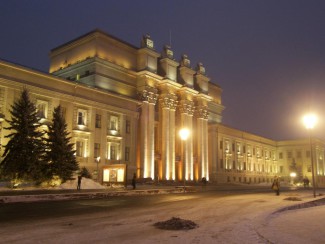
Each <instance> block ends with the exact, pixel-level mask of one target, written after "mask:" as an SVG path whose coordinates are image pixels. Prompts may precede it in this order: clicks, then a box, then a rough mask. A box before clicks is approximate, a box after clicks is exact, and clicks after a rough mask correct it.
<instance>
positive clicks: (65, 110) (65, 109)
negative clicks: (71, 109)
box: [61, 106, 67, 119]
mask: <svg viewBox="0 0 325 244" xmlns="http://www.w3.org/2000/svg"><path fill="white" fill-rule="evenodd" d="M66 114H67V108H65V107H62V106H61V115H62V118H64V119H66V117H65V116H66Z"/></svg>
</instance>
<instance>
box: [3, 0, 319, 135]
mask: <svg viewBox="0 0 325 244" xmlns="http://www.w3.org/2000/svg"><path fill="white" fill-rule="evenodd" d="M0 27H1V32H0V33H1V34H0V44H1V45H0V58H1V59H5V60H8V61H11V62H15V63H18V64H22V65H25V66H28V67H31V68H36V69H39V70H42V71H47V70H48V67H49V58H48V54H49V51H50V50H51V49H52V48H54V47H56V46H58V45H61V44H63V43H65V42H67V41H69V40H71V39H73V38H76V37H79V36H81V35H83V34H85V33H87V32H89V31H91V30H93V29H95V28H99V29H102V30H103V31H105V32H107V33H109V34H111V35H114V36H116V37H118V38H120V39H123V40H125V41H126V42H129V43H131V44H133V45H135V46H139V44H140V40H141V37H142V35H143V34H147V33H148V34H150V35H151V37H152V38H153V40H154V41H155V46H156V50H157V51H159V52H160V51H161V50H162V47H163V45H164V44H169V42H170V33H171V37H172V38H171V40H172V41H171V43H172V49H173V50H174V54H175V57H176V59H178V60H179V59H180V56H181V54H183V53H186V54H187V55H188V56H189V58H190V59H191V64H192V67H193V68H194V67H195V66H196V63H198V62H202V63H203V64H204V65H205V67H206V72H207V75H208V76H209V77H210V78H211V80H212V82H215V83H217V84H219V85H220V86H221V87H222V88H223V103H224V105H225V106H226V109H225V112H224V120H223V122H224V123H225V124H227V125H229V126H232V127H235V128H238V129H241V130H244V131H248V132H252V133H255V134H258V135H262V136H265V137H269V138H271V139H296V138H302V137H306V136H307V132H306V131H305V129H304V127H303V125H302V124H301V121H300V120H301V117H302V115H303V114H304V113H305V112H306V111H308V109H309V107H310V108H311V109H312V110H313V111H315V112H316V113H318V115H319V116H320V122H319V124H318V126H317V128H316V129H315V135H316V136H317V137H320V138H323V139H325V123H324V122H323V118H325V111H324V107H325V106H324V105H325V94H324V92H325V28H324V27H325V1H323V0H309V1H307V0H304V1H302V0H273V1H271V0H269V1H266V0H265V1H263V0H245V1H244V0H237V1H236V0H233V1H232V0H206V1H205V0H202V1H197V0H195V1H194V0H186V1H185V0H183V1H180V0H164V1H158V0H157V1H155V0H138V1H137V0H129V1H124V0H119V1H116V0H111V1H109V0H102V1H99V0H95V1H86V0H74V1H72V0H56V1H50V0H43V1H36V0H21V1H18V0H6V1H5V0H3V1H1V3H0Z"/></svg>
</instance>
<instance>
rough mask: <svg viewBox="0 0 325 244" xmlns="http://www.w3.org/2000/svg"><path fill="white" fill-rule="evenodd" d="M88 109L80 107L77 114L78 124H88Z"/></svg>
mask: <svg viewBox="0 0 325 244" xmlns="http://www.w3.org/2000/svg"><path fill="white" fill-rule="evenodd" d="M86 114H87V113H86V110H82V109H78V114H77V116H78V117H77V124H78V125H86Z"/></svg>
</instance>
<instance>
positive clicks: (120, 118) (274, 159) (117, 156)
mask: <svg viewBox="0 0 325 244" xmlns="http://www.w3.org/2000/svg"><path fill="white" fill-rule="evenodd" d="M50 61H51V62H50V74H45V73H42V72H38V71H35V70H32V69H29V68H25V67H22V66H19V65H15V64H12V63H8V62H5V61H0V113H1V114H3V115H4V117H6V118H8V117H9V116H10V113H9V109H10V105H11V104H13V101H14V100H15V99H17V97H18V96H19V94H20V91H21V89H22V88H23V87H27V88H28V89H29V91H30V93H31V96H32V99H33V100H34V101H35V104H36V105H37V108H38V111H39V114H41V115H42V116H41V117H42V122H44V123H46V122H47V121H50V120H51V118H52V111H53V109H54V107H56V106H57V105H59V104H60V105H61V106H62V107H63V109H64V111H65V118H66V121H67V124H68V130H69V131H70V132H71V136H72V140H73V142H74V143H75V149H76V157H77V159H78V161H79V163H80V166H82V167H86V168H88V169H89V170H90V171H91V172H92V173H93V174H94V176H95V177H97V172H99V174H98V179H99V180H100V181H101V182H104V183H105V182H109V181H111V179H115V180H116V179H123V177H127V178H128V179H130V178H131V177H132V175H133V173H136V174H137V177H139V178H152V179H154V180H158V179H159V180H175V181H182V180H183V179H184V177H185V179H186V180H187V181H199V180H200V179H201V178H202V177H206V179H207V180H210V181H215V182H246V183H249V182H252V183H253V182H265V181H269V180H270V179H271V178H272V177H273V176H274V175H281V176H283V177H284V178H285V177H287V175H288V173H289V166H288V162H289V161H290V160H289V159H290V158H285V159H283V158H279V152H283V153H285V152H287V151H288V150H292V151H294V150H298V149H296V148H301V147H302V148H301V149H300V150H301V151H304V150H305V149H303V148H304V147H307V145H308V143H307V144H304V142H300V141H293V144H292V145H293V147H292V149H290V148H289V147H288V144H286V142H276V141H272V140H269V139H266V138H263V137H259V136H256V135H252V134H249V133H245V132H242V131H239V130H235V129H232V128H229V127H226V126H224V125H222V124H221V122H222V112H223V110H224V107H223V105H222V102H221V93H222V90H221V88H220V87H219V86H218V85H216V84H215V83H213V82H211V81H210V78H209V77H207V76H206V72H205V68H204V66H203V65H202V64H201V63H198V64H197V65H196V68H195V69H192V68H191V63H190V59H189V58H188V57H187V55H183V56H182V57H181V59H180V60H179V61H176V60H175V59H174V55H173V51H172V49H171V48H170V47H169V46H165V47H164V48H163V50H162V52H161V53H158V52H157V51H156V49H155V46H154V41H153V40H152V39H151V38H150V36H148V35H146V36H143V38H142V40H141V46H140V48H138V47H135V46H133V45H130V44H128V43H126V42H124V41H122V40H119V39H117V38H115V37H113V36H110V35H108V34H106V33H104V32H102V31H100V30H95V31H92V32H90V33H87V34H86V35H83V36H81V37H79V38H77V39H75V40H72V41H70V42H68V43H66V44H64V45H61V46H59V47H57V48H55V49H52V50H51V53H50ZM3 123H5V122H3ZM182 128H187V129H188V130H189V131H190V136H189V138H188V139H187V140H185V141H181V139H180V137H179V135H178V132H179V131H180V130H181V129H182ZM4 133H6V132H5V131H1V139H2V142H1V143H2V144H4V145H5V144H6V141H4ZM301 143H302V144H301ZM317 143H318V144H317V145H318V146H317V147H315V154H317V155H318V156H317V157H318V158H319V160H318V162H317V164H318V165H319V166H318V168H317V170H318V171H317V172H318V173H319V175H320V177H321V175H323V176H324V161H323V156H324V145H323V144H322V142H320V141H319V142H317ZM290 145H291V144H290ZM305 151H306V150H305ZM306 152H307V151H306ZM309 152H310V151H309ZM304 160H305V159H304ZM298 164H299V165H304V166H301V167H300V168H301V169H302V174H303V175H308V170H309V168H308V167H306V166H305V165H308V164H307V163H305V161H301V162H300V161H299V160H297V165H298ZM117 181H118V180H117ZM320 181H321V180H320ZM320 181H319V182H320Z"/></svg>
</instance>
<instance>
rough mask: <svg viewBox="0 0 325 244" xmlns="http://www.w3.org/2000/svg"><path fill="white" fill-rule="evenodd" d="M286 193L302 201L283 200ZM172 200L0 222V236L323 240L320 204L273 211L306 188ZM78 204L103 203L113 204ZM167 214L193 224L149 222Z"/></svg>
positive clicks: (36, 239)
mask: <svg viewBox="0 0 325 244" xmlns="http://www.w3.org/2000/svg"><path fill="white" fill-rule="evenodd" d="M85 182H86V181H85ZM74 184H75V183H74V182H70V184H68V185H70V186H71V187H72V186H76V185H74ZM92 184H93V182H92ZM290 197H296V198H299V199H301V200H302V201H299V202H297V201H288V200H285V199H288V198H290ZM321 198H323V197H322V196H318V197H317V198H316V199H321ZM173 199H174V200H173V201H166V202H165V203H164V202H159V204H155V205H152V206H149V207H145V208H142V207H137V208H127V209H123V208H122V209H119V208H114V211H110V210H109V208H108V209H107V211H105V212H99V213H93V214H86V215H79V216H65V217H61V218H54V219H47V220H42V221H40V222H28V223H14V224H12V225H8V224H6V225H4V226H1V228H0V235H1V239H2V241H4V242H6V243H9V242H10V243H81V244H82V243H91V242H94V243H113V244H114V243H141V244H145V243H168V244H173V243H177V244H178V243H193V244H195V243H204V244H206V243H208V244H209V243H241V244H242V243H244V244H245V243H250V244H251V243H277V244H278V243H279V244H282V243H283V244H284V243H285V244H291V243H295V244H300V243H311V244H312V243H315V244H316V243H317V244H319V243H325V233H324V232H323V231H322V229H323V228H324V226H325V218H324V213H325V205H322V206H315V207H310V208H301V209H294V210H286V211H279V210H281V209H283V208H288V206H294V205H296V204H305V203H306V202H310V201H313V200H315V199H314V198H313V196H312V192H311V190H306V191H303V192H299V193H295V192H293V193H283V194H281V195H280V196H275V195H274V194H273V193H262V194H261V193H260V194H245V195H236V196H233V195H232V196H231V195H230V196H223V197H221V196H217V197H207V198H200V197H197V196H196V195H192V194H174V195H173ZM79 204H81V205H82V204H87V205H89V204H90V205H93V206H97V205H96V204H98V207H107V206H110V205H109V204H115V203H114V202H110V201H91V202H80V203H79ZM106 204H107V205H106ZM288 209H289V208H288ZM173 217H175V218H181V219H184V220H191V221H193V222H194V223H196V224H197V225H198V227H197V228H195V229H192V230H185V231H184V230H173V231H170V230H161V229H157V228H155V226H154V224H155V223H157V222H161V221H166V220H169V219H171V218H173ZM0 242H1V241H0Z"/></svg>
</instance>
